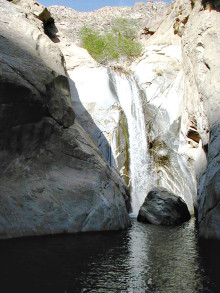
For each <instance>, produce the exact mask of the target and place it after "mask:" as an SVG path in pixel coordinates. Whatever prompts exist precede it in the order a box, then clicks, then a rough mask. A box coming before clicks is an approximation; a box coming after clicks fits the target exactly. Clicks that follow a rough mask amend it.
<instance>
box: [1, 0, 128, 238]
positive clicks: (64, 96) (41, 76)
mask: <svg viewBox="0 0 220 293" xmlns="http://www.w3.org/2000/svg"><path fill="white" fill-rule="evenodd" d="M0 16H1V17H0V62H1V71H0V122H1V123H0V238H12V237H22V236H33V235H45V234H55V233H74V232H85V231H100V230H119V229H124V228H126V227H128V226H129V225H130V218H129V216H128V212H127V210H128V209H129V193H128V190H127V187H126V186H125V184H124V182H123V181H122V179H121V178H120V176H119V175H118V173H117V172H115V171H114V170H113V169H111V168H110V167H109V165H108V164H107V162H106V161H105V160H104V158H103V156H102V154H101V152H100V151H99V149H98V148H97V147H96V146H95V145H94V143H93V142H92V140H91V138H90V137H89V135H88V134H87V133H86V132H85V130H84V129H83V128H82V127H81V125H80V124H79V123H78V122H77V121H76V119H75V114H74V111H73V108H72V105H71V102H70V88H69V83H68V79H67V76H66V69H65V66H64V58H63V55H62V53H61V51H60V49H59V48H58V47H57V45H56V44H54V43H53V42H52V41H51V40H50V38H49V37H48V36H47V35H45V34H44V31H43V29H42V22H41V21H40V20H39V19H38V18H36V17H34V16H33V14H32V13H30V14H29V12H28V8H27V9H26V10H25V11H24V10H23V8H21V7H19V6H18V5H14V4H12V3H10V2H7V1H3V0H0Z"/></svg>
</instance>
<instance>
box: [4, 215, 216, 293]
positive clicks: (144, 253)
mask: <svg viewBox="0 0 220 293" xmlns="http://www.w3.org/2000/svg"><path fill="white" fill-rule="evenodd" d="M219 248H220V246H219V243H216V242H212V241H208V242H207V241H203V242H198V239H197V232H196V229H195V223H194V219H192V220H191V221H189V222H187V223H185V224H183V225H181V226H178V227H159V226H153V225H146V224H142V223H137V222H136V220H135V219H134V220H133V225H132V227H131V228H130V229H128V230H126V231H119V232H102V233H84V234H77V235H56V236H45V237H32V238H25V239H13V240H1V241H0V259H1V262H0V266H1V286H2V288H4V290H1V292H4V293H7V292H41V293H44V292H54V293H55V292H63V293H64V292H66V293H70V292H74V293H75V292H103V293H104V292H108V293H111V292H155V293H160V292H161V293H172V292H175V293H178V292H179V293H182V292H189V293H194V292H195V293H198V292H201V293H203V292H220V281H219V276H218V266H219V263H220V256H219Z"/></svg>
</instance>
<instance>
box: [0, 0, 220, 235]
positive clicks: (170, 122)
mask: <svg viewBox="0 0 220 293" xmlns="http://www.w3.org/2000/svg"><path fill="white" fill-rule="evenodd" d="M1 1H2V0H1ZM31 1H32V0H21V1H20V2H19V5H20V6H22V9H24V8H25V9H26V16H27V18H28V20H26V22H25V23H26V25H25V24H24V27H25V28H26V31H27V33H29V34H30V35H31V36H32V39H34V40H35V45H36V48H35V49H34V48H32V45H31V44H33V42H32V41H31V42H29V41H28V39H27V40H25V42H23V45H22V46H23V49H22V51H21V50H20V49H17V48H16V50H17V54H18V56H20V57H21V56H23V55H24V51H25V52H26V53H28V54H29V53H31V58H34V62H35V63H36V66H35V67H33V66H29V67H28V69H27V68H26V67H25V66H26V64H27V63H28V62H29V60H33V59H31V58H29V57H27V56H29V55H27V54H26V53H25V58H26V59H24V60H25V61H24V62H23V63H22V62H20V63H19V64H18V65H16V66H17V67H16V66H15V65H14V64H15V63H16V62H17V61H16V62H14V60H15V59H16V58H14V57H12V56H11V55H12V54H10V50H14V49H12V48H14V47H13V46H14V43H13V42H12V36H13V34H14V28H13V25H12V28H13V30H12V32H11V34H10V36H11V39H5V38H4V42H9V41H10V44H9V43H8V45H7V46H8V48H10V49H9V51H8V52H9V54H7V58H4V60H6V59H7V60H10V61H8V62H10V64H9V65H10V66H11V67H10V66H9V69H10V70H12V72H13V74H11V73H10V76H13V82H10V84H8V83H7V79H6V77H4V80H3V81H4V87H2V86H1V90H2V92H3V93H4V94H5V93H7V95H8V96H9V97H10V99H9V100H10V101H12V102H10V105H9V103H6V102H5V100H4V98H3V102H2V106H1V117H3V119H2V121H4V122H2V123H1V126H0V129H1V133H2V135H1V137H3V138H2V139H1V141H4V143H5V141H6V137H7V135H6V134H7V132H6V128H7V129H9V130H10V129H12V128H13V129H14V127H17V126H18V125H22V126H23V125H24V126H26V124H27V123H29V124H30V123H31V124H34V125H35V124H36V125H38V124H39V123H41V122H42V121H46V122H44V123H46V124H47V125H48V123H49V125H51V123H52V122H53V123H56V124H55V125H56V127H61V128H62V127H64V128H65V129H63V130H62V131H63V133H64V132H66V131H67V132H68V133H69V131H70V130H71V129H73V128H74V127H78V128H77V129H79V128H80V129H81V127H80V126H79V124H78V122H79V123H80V125H81V126H82V127H83V128H84V130H86V132H87V133H89V135H90V136H91V138H92V139H93V142H94V143H95V145H96V146H97V147H98V148H99V149H100V150H101V152H102V154H103V155H104V157H105V158H106V160H107V161H108V162H109V164H110V165H111V166H113V167H114V168H116V169H117V171H118V172H120V173H121V175H122V176H123V177H124V180H125V181H126V183H127V184H128V185H129V184H130V182H131V190H132V192H133V191H134V190H136V191H137V190H140V191H141V188H142V189H143V194H144V195H145V194H147V193H148V191H150V190H151V189H152V188H153V186H162V187H164V188H166V189H167V190H168V191H169V192H173V193H174V194H178V195H179V196H180V197H181V198H182V199H184V201H185V202H186V204H187V206H188V209H189V211H190V213H193V212H194V211H193V210H194V209H195V212H196V214H197V217H198V223H199V227H200V235H201V236H203V237H206V238H220V229H219V224H220V212H219V200H220V194H219V169H220V167H219V166H220V165H219V161H220V157H219V156H220V155H219V154H220V149H219V148H220V145H219V135H220V134H219V133H220V132H219V124H220V120H219V117H220V96H219V93H220V82H219V76H220V58H219V56H220V51H219V48H220V46H219V43H220V41H219V40H220V13H219V7H220V3H219V1H214V0H213V1H212V0H210V1H204V0H196V1H194V0H193V1H191V0H177V1H176V2H175V3H173V4H172V5H171V7H169V6H168V4H166V3H162V2H151V1H149V2H147V3H136V5H135V6H134V7H129V8H128V7H118V8H117V7H113V8H111V7H106V8H102V9H99V10H97V11H93V12H89V13H84V12H77V11H74V10H73V9H71V8H65V7H58V6H53V7H50V8H48V10H47V9H45V8H44V7H41V6H40V5H38V6H36V7H35V6H33V5H30V4H31V3H32V2H31ZM4 5H6V4H4ZM8 5H10V7H11V9H12V4H9V3H8ZM1 9H2V8H1ZM13 9H14V10H16V13H18V11H20V12H19V13H20V14H22V10H21V9H20V8H19V7H17V8H16V7H14V8H13ZM41 10H42V11H44V13H41V12H40V11H41ZM48 11H50V12H51V13H52V18H51V16H50V14H48V13H49V12H48ZM115 17H129V18H133V19H135V20H137V21H138V22H139V23H140V26H139V31H138V38H139V41H141V42H142V44H143V46H144V50H143V54H142V56H141V57H139V58H137V59H135V60H134V59H133V60H127V61H125V60H124V59H123V60H120V61H119V62H118V63H117V62H114V63H113V64H111V66H110V64H108V66H101V65H100V64H98V63H97V62H96V61H95V60H93V59H92V57H91V56H90V55H89V54H88V52H87V51H86V50H84V49H82V48H80V47H79V44H80V42H79V35H78V32H79V29H80V27H81V26H82V25H84V24H88V25H91V26H93V27H94V28H96V29H97V30H98V31H103V28H104V27H105V26H107V27H108V26H109V25H111V20H112V19H113V18H115ZM54 19H55V22H54ZM1 22H2V23H3V22H4V23H6V24H7V23H8V18H7V16H6V15H5V16H4V18H3V19H2V20H1ZM37 22H38V24H37V26H38V32H37V33H36V31H34V32H32V29H31V28H32V26H35V27H36V23H37ZM40 22H41V24H40ZM6 30H7V26H4V27H3V32H4V31H6ZM43 32H45V33H46V34H47V35H48V36H49V38H50V39H51V40H52V41H53V42H54V43H57V44H56V45H55V44H53V43H52V42H49V39H48V38H47V37H46V36H45V34H44V33H43ZM45 38H47V42H45ZM11 43H12V45H11ZM21 43H22V39H21ZM27 44H28V45H27ZM58 46H59V48H60V50H61V51H62V53H63V55H64V58H63V55H62V54H61V52H60V51H59V49H58ZM24 47H25V50H24ZM19 48H20V47H19ZM4 51H5V53H4V54H6V49H5V48H4V50H3V51H2V49H1V52H4ZM48 51H50V52H52V53H51V54H50V56H49V54H48ZM33 52H34V54H33ZM36 52H37V53H36ZM13 54H14V52H13ZM8 55H9V56H10V58H8ZM54 55H56V57H55V58H52V56H54ZM14 56H17V55H16V54H14ZM33 56H34V57H33ZM22 58H23V57H22ZM17 59H18V58H17ZM64 59H65V66H66V67H65V68H66V69H67V72H65V69H64V66H63V65H64ZM39 60H41V61H40V63H39ZM54 60H59V61H57V62H56V61H55V62H54ZM42 63H43V64H42ZM2 64H3V65H2V68H3V73H4V75H3V74H2V76H6V75H7V74H8V73H7V70H9V69H7V70H5V68H6V67H5V66H7V64H6V65H5V63H2ZM16 64H17V63H16ZM28 64H29V63H28ZM39 64H40V65H39ZM14 66H15V68H14ZM23 67H24V68H25V69H24V70H23V71H21V70H20V68H23ZM45 68H46V69H45ZM48 68H49V70H48ZM32 72H34V74H32ZM37 72H40V74H38V75H39V76H40V77H39V80H38V81H36V78H35V76H36V74H37ZM66 73H67V74H68V78H69V83H70V89H71V94H72V101H71V103H72V104H73V106H74V109H75V112H76V113H75V114H74V112H73V110H72V107H71V105H70V100H69V99H68V96H69V88H68V83H67V80H66V77H65V76H66ZM15 80H16V82H14V81H15ZM45 80H46V85H45ZM18 81H19V84H21V86H19V87H18V86H17V85H16V84H17V83H18ZM14 90H16V91H17V93H18V94H17V95H18V96H19V99H17V100H16V107H15V106H14V102H13V101H14V96H13V93H14ZM122 93H123V94H122ZM24 96H25V98H24ZM33 97H34V98H33ZM30 99H31V103H30ZM126 99H127V101H129V102H127V103H126V102H125V101H126ZM136 102H138V106H137V105H136V104H135V103H136ZM134 104H135V105H134ZM16 109H19V111H16ZM9 113H10V115H11V117H13V119H11V118H10V117H9ZM18 113H19V114H18ZM142 114H143V116H144V118H143V121H142V122H140V121H139V120H140V119H139V118H140V116H142ZM75 116H76V122H75V123H73V121H74V118H75ZM131 116H132V119H131ZM45 119H46V120H45ZM135 119H136V120H135ZM53 123H52V125H53ZM133 123H137V125H138V124H139V126H138V127H139V128H140V129H142V132H145V133H144V135H142V134H143V133H142V134H141V133H139V134H140V136H139V138H138V139H140V144H139V145H136V144H135V143H136V142H135V141H134V140H133V141H132V139H133V138H132V137H133V136H131V135H130V134H131V131H133V132H135V129H136V128H132V127H131V125H132V124H133ZM39 125H40V124H39ZM71 125H72V126H71ZM48 127H49V129H50V128H51V126H48ZM53 127H54V128H53V129H55V128H56V127H55V126H53ZM129 127H130V129H129ZM37 128H38V127H37ZM46 128H47V127H46ZM16 129H17V128H16ZM56 129H57V128H56ZM84 130H80V131H79V133H81V131H84ZM136 130H137V129H136ZM10 131H11V130H10ZM10 131H8V133H10ZM16 131H17V130H16ZM83 133H84V132H83ZM45 135H46V137H48V138H47V139H46V141H48V142H49V141H50V137H52V139H53V135H52V136H51V134H50V131H49V134H48V133H47V132H46V134H45ZM48 135H49V136H48ZM68 135H70V134H68ZM83 135H84V134H83ZM9 136H10V139H11V137H14V136H13V135H9ZM16 137H18V136H16ZM19 137H20V136H19ZM21 137H22V136H21ZM42 137H44V134H42ZM43 140H44V139H43ZM43 140H42V141H43ZM88 140H89V138H88ZM13 141H14V140H13ZM34 141H37V140H34ZM80 141H81V139H80ZM83 141H84V140H83ZM4 143H3V145H4ZM16 143H17V140H16ZM41 143H42V142H41ZM11 144H12V145H16V144H15V143H14V142H13V143H10V145H11ZM134 144H135V147H136V149H137V148H138V147H140V148H142V146H143V145H145V147H144V149H143V150H142V151H141V152H140V156H138V158H137V157H135V159H134V156H133V154H132V151H131V146H134ZM30 145H31V144H30ZM37 145H40V144H39V143H37ZM48 145H49V148H50V143H49V144H47V147H48ZM88 145H89V146H90V147H91V148H92V151H91V152H92V153H94V152H95V155H94V158H96V159H97V156H98V161H100V160H101V161H102V159H101V153H100V151H99V150H98V149H97V148H96V147H95V146H94V145H93V144H92V142H89V143H88ZM45 148H46V146H45ZM3 149H4V148H3ZM18 149H19V148H18ZM146 150H147V154H146ZM142 155H143V156H144V157H145V158H142V157H141V156H142ZM132 156H133V157H132ZM3 157H4V156H3ZM135 160H139V161H141V162H142V167H143V169H141V171H140V168H139V172H140V173H141V175H140V176H139V173H138V172H137V166H136V169H135V168H134V163H135ZM102 164H104V165H105V164H106V163H103V161H102ZM6 165H7V164H6ZM103 168H108V167H107V165H105V167H103ZM3 169H4V168H2V170H3ZM6 169H7V168H6ZM109 170H111V169H109ZM131 170H133V171H132V172H136V175H137V177H138V176H139V177H141V176H145V175H146V176H147V177H146V176H145V177H144V178H142V179H143V180H142V179H141V180H140V182H139V183H140V184H139V187H140V188H137V189H135V188H134V177H133V179H132V178H131ZM109 172H110V173H111V172H113V173H111V174H114V175H112V176H113V177H114V178H116V177H117V172H114V171H109ZM102 173H105V172H104V171H103V170H102ZM97 176H98V175H97ZM115 176H116V177H115ZM132 176H133V175H132ZM137 177H136V178H137ZM117 178H118V177H117ZM114 180H115V179H114ZM114 180H113V181H114ZM117 180H118V179H117ZM117 180H116V181H117ZM132 180H133V181H132ZM116 181H114V182H116ZM119 181H120V180H119ZM146 181H147V183H146ZM120 182H121V181H120ZM141 186H143V187H141ZM123 188H124V187H123V183H122V182H121V183H120V188H119V189H120V190H121V192H122V193H123V194H124V197H126V194H125V193H126V191H125V190H124V189H123ZM116 193H117V192H116ZM140 193H141V192H140ZM140 193H139V192H138V193H137V194H138V196H139V195H140ZM117 194H118V193H117ZM118 196H119V195H118ZM117 198H121V197H120V196H119V197H117ZM143 200H144V198H141V199H140V203H139V204H140V205H141V204H142V203H143ZM122 201H123V200H122ZM141 201H142V202H141ZM125 222H126V221H125Z"/></svg>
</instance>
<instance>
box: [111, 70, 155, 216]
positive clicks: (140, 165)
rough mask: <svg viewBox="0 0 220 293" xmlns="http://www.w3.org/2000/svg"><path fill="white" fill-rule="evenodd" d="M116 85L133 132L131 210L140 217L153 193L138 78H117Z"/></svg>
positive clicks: (115, 77) (130, 144) (131, 143)
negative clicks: (150, 194)
mask: <svg viewBox="0 0 220 293" xmlns="http://www.w3.org/2000/svg"><path fill="white" fill-rule="evenodd" d="M114 85H115V89H116V92H117V97H118V99H119V102H120V105H121V107H122V109H123V111H124V113H125V115H126V118H127V123H128V132H129V153H130V178H131V206H132V212H133V213H134V214H135V215H137V214H138V211H139V209H140V207H141V205H142V204H143V202H144V199H145V197H146V194H147V193H148V191H149V184H150V182H151V180H150V178H149V177H150V176H149V174H150V172H149V167H150V166H149V154H148V146H147V132H146V129H145V119H144V113H143V107H142V101H141V95H140V90H139V88H138V86H137V84H136V82H135V80H134V78H132V77H130V78H128V77H127V76H126V75H117V74H115V75H114Z"/></svg>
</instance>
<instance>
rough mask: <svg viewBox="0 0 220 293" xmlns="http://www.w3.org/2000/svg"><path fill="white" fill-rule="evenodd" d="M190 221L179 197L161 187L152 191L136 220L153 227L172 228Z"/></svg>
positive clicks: (185, 206) (185, 207) (184, 205)
mask: <svg viewBox="0 0 220 293" xmlns="http://www.w3.org/2000/svg"><path fill="white" fill-rule="evenodd" d="M189 219H190V213H189V211H188V208H187V205H186V203H185V202H184V201H183V200H182V198H181V197H179V196H176V195H175V194H173V193H171V192H169V191H167V190H166V189H165V188H162V187H155V188H154V189H152V190H151V191H150V192H149V193H148V195H147V197H146V199H145V201H144V203H143V205H142V206H141V208H140V211H139V214H138V217H137V220H138V221H139V222H145V223H150V224H154V225H164V226H174V225H179V224H181V223H183V222H186V221H188V220H189Z"/></svg>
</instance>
